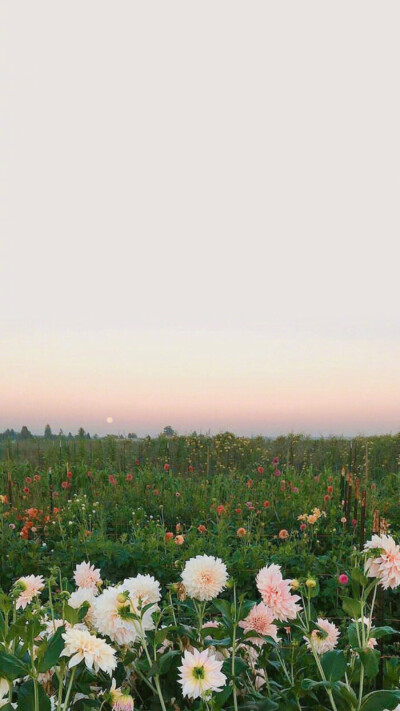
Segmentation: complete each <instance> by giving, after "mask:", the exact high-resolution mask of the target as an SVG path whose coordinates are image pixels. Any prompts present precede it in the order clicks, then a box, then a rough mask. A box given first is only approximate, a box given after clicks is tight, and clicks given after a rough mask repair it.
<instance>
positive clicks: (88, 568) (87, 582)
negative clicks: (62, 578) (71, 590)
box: [74, 561, 102, 595]
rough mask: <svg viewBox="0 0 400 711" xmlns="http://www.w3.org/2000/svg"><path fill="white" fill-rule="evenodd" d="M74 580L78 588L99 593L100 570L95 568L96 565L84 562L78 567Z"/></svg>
mask: <svg viewBox="0 0 400 711" xmlns="http://www.w3.org/2000/svg"><path fill="white" fill-rule="evenodd" d="M74 580H75V582H76V584H77V586H78V588H91V590H93V592H94V594H95V595H97V593H98V586H99V585H101V582H102V580H101V578H100V569H99V568H95V567H94V565H90V562H89V563H86V562H85V561H83V563H79V565H77V566H76V568H75V572H74Z"/></svg>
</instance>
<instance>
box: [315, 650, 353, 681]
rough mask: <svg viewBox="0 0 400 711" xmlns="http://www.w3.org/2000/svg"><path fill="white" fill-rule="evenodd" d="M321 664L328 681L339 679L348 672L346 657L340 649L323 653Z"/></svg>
mask: <svg viewBox="0 0 400 711" xmlns="http://www.w3.org/2000/svg"><path fill="white" fill-rule="evenodd" d="M321 664H322V668H323V670H324V672H325V676H326V678H327V680H328V681H339V679H341V678H342V677H343V676H344V675H345V673H346V669H347V663H346V657H345V656H344V654H343V652H342V651H340V650H338V649H333V650H332V651H331V652H326V653H325V654H323V655H322V657H321Z"/></svg>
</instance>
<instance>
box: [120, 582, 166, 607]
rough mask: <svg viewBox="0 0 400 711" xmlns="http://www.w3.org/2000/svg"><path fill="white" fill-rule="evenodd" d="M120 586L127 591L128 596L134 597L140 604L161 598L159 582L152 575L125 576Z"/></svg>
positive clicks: (157, 600) (146, 603)
mask: <svg viewBox="0 0 400 711" xmlns="http://www.w3.org/2000/svg"><path fill="white" fill-rule="evenodd" d="M121 587H122V588H123V589H124V590H128V591H129V596H130V597H132V598H136V599H137V600H139V601H140V602H141V604H142V605H148V604H149V603H151V602H154V603H156V602H159V601H160V600H161V592H160V583H159V582H158V580H156V579H155V578H153V576H152V575H140V574H139V575H137V576H136V577H135V578H126V579H125V580H124V581H123V583H122V584H121Z"/></svg>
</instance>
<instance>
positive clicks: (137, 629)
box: [93, 585, 154, 645]
mask: <svg viewBox="0 0 400 711" xmlns="http://www.w3.org/2000/svg"><path fill="white" fill-rule="evenodd" d="M93 607H94V610H93V624H94V626H95V627H96V629H97V630H98V632H101V634H104V635H108V637H110V639H111V640H112V641H113V642H117V644H120V645H125V644H133V643H134V642H135V641H136V639H137V637H138V636H139V637H140V636H143V635H144V634H145V632H146V631H147V630H152V629H154V622H153V618H152V613H153V612H154V609H152V608H150V609H148V610H146V611H145V612H144V613H143V614H142V613H141V612H140V605H139V601H138V600H137V599H135V598H134V599H132V598H130V596H129V591H128V590H126V589H125V588H124V586H123V585H118V586H117V587H110V588H107V590H104V592H103V593H102V594H101V595H99V597H98V598H96V600H95V602H94V606H93Z"/></svg>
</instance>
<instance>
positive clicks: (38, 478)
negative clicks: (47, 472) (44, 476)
mask: <svg viewBox="0 0 400 711" xmlns="http://www.w3.org/2000/svg"><path fill="white" fill-rule="evenodd" d="M33 481H36V482H37V481H40V474H35V476H34V477H33Z"/></svg>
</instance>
